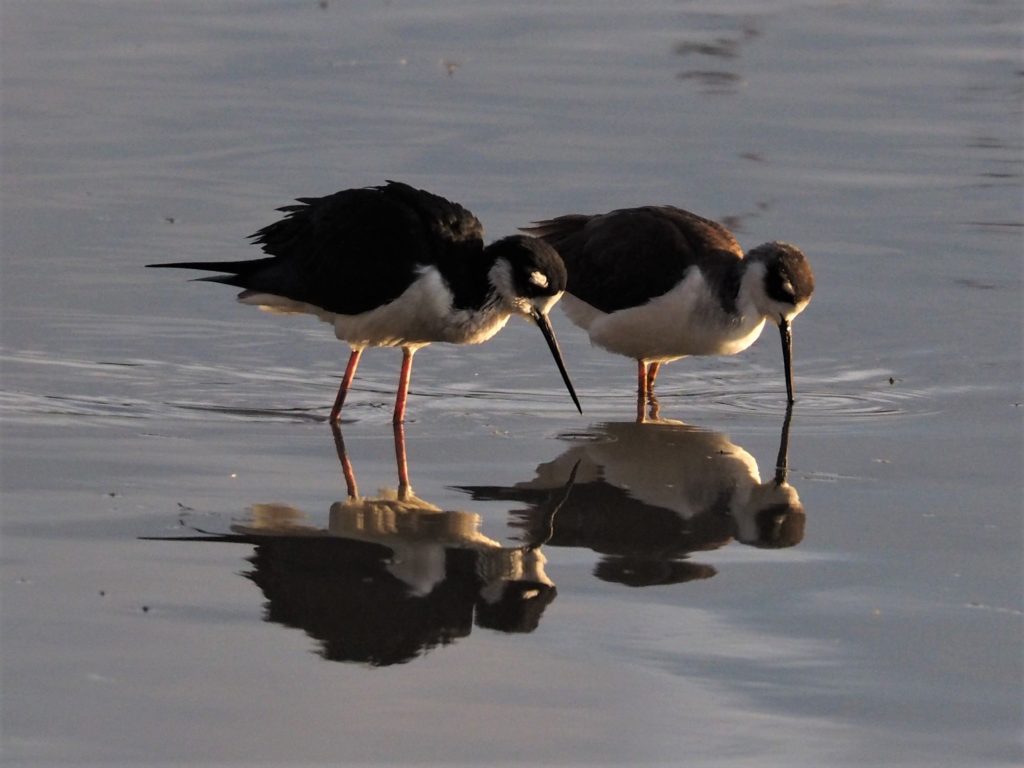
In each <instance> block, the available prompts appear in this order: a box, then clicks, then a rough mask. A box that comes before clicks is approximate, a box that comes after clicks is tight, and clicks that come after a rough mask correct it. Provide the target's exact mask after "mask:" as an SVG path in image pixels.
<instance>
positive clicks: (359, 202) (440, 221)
mask: <svg viewBox="0 0 1024 768" xmlns="http://www.w3.org/2000/svg"><path fill="white" fill-rule="evenodd" d="M279 210H280V211H282V212H283V213H284V214H285V216H284V218H282V219H280V220H279V221H276V222H274V223H273V224H270V225H269V226H266V227H264V228H263V229H261V230H260V231H259V232H257V233H256V234H254V235H253V236H252V240H253V242H254V243H256V244H258V245H260V246H261V247H262V249H263V251H264V252H265V253H267V254H269V255H270V256H272V257H274V258H273V259H272V260H268V261H267V264H266V266H264V267H261V268H260V269H259V270H258V271H257V272H255V273H252V274H249V275H246V276H245V279H246V283H245V285H244V287H245V288H247V289H249V290H252V291H257V292H261V291H265V292H269V293H274V294H277V295H282V296H286V297H287V298H290V299H293V300H295V301H302V302H307V303H310V304H313V305H315V306H318V307H322V308H323V309H326V310H328V311H331V312H338V313H341V314H358V313H360V312H365V311H368V310H370V309H373V308H375V307H378V306H380V305H382V304H385V303H387V302H389V301H391V300H393V299H395V298H397V297H398V296H399V295H400V294H401V293H402V291H404V290H405V289H406V288H407V287H408V285H409V284H410V283H411V282H412V281H413V279H414V278H415V276H416V273H417V270H418V269H420V268H422V267H423V266H429V265H435V266H437V265H440V264H443V263H444V262H446V261H449V260H452V259H459V258H461V259H466V258H468V259H472V258H473V257H474V255H476V254H479V253H481V252H482V250H483V228H482V226H481V224H480V222H479V220H478V219H477V218H476V217H475V216H474V215H473V214H472V213H470V212H469V211H467V210H466V209H465V208H463V207H462V206H461V205H458V204H457V203H453V202H450V201H448V200H446V199H444V198H443V197H440V196H438V195H434V194H432V193H430V192H426V191H424V190H419V189H415V188H414V187H410V186H409V185H407V184H402V183H400V182H393V181H391V182H388V183H387V184H385V185H383V186H379V187H366V188H361V189H348V190H343V191H341V192H336V193H335V194H333V195H327V196H326V197H318V198H299V200H298V201H297V204H296V205H289V206H285V207H284V208H280V209H279Z"/></svg>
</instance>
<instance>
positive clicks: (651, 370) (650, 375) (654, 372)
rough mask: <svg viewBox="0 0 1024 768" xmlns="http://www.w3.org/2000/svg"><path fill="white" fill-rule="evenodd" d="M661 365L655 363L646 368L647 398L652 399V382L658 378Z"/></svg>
mask: <svg viewBox="0 0 1024 768" xmlns="http://www.w3.org/2000/svg"><path fill="white" fill-rule="evenodd" d="M660 369H661V363H659V362H657V361H655V362H653V363H651V364H650V365H649V366H648V367H647V396H648V397H654V380H655V379H656V378H658V371H659V370H660Z"/></svg>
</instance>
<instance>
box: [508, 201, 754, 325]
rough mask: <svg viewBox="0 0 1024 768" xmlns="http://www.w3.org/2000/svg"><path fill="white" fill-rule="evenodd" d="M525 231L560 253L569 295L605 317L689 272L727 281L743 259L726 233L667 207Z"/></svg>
mask: <svg viewBox="0 0 1024 768" xmlns="http://www.w3.org/2000/svg"><path fill="white" fill-rule="evenodd" d="M525 231H527V232H530V233H531V234H534V235H536V236H538V237H540V238H542V239H543V240H545V241H546V242H547V243H549V244H550V245H551V246H553V247H554V248H555V250H557V251H558V253H559V254H560V255H561V257H562V260H563V261H564V262H565V267H566V270H567V271H568V273H569V282H568V291H569V293H571V294H572V295H574V296H576V297H578V298H580V299H583V300H584V301H586V302H587V303H588V304H591V305H592V306H594V307H596V308H597V309H600V310H601V311H603V312H614V311H617V310H620V309H625V308H627V307H632V306H638V305H642V304H644V303H646V302H647V301H649V300H650V299H652V298H655V297H657V296H660V295H662V294H664V293H666V292H667V291H669V290H671V288H672V287H673V286H674V285H676V284H677V283H678V282H679V281H680V280H681V279H682V277H683V274H684V273H685V272H686V270H687V269H689V268H690V267H691V266H698V267H700V268H701V269H702V270H703V271H704V272H705V274H707V275H709V276H712V275H713V276H714V277H713V279H715V280H716V282H720V283H723V282H730V281H731V277H730V275H729V273H730V272H733V271H735V266H736V262H738V261H740V260H741V259H742V258H743V251H742V249H741V248H740V246H739V243H737V242H736V239H735V238H734V237H733V236H732V234H731V233H730V232H729V230H727V229H726V228H725V227H723V226H722V225H720V224H718V223H717V222H714V221H711V220H709V219H704V218H702V217H700V216H697V215H696V214H693V213H690V212H689V211H684V210H682V209H681V208H675V207H672V206H645V207H642V208H623V209H620V210H615V211H611V212H610V213H606V214H600V215H597V216H584V215H579V214H570V215H568V216H560V217H558V218H555V219H550V220H547V221H541V222H537V224H536V225H534V226H533V227H529V228H526V230H525ZM726 290H732V288H731V287H729V288H727V289H726Z"/></svg>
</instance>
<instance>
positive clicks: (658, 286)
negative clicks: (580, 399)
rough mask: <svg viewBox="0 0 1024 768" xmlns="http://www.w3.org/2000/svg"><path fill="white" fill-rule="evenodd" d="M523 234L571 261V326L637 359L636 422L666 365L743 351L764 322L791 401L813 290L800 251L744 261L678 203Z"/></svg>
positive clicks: (567, 304)
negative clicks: (772, 329)
mask: <svg viewBox="0 0 1024 768" xmlns="http://www.w3.org/2000/svg"><path fill="white" fill-rule="evenodd" d="M524 231H526V232H529V233H531V234H533V235H537V236H539V237H541V238H542V239H544V240H545V241H546V242H547V243H549V244H551V245H553V246H554V247H555V248H556V249H557V250H558V252H559V254H560V255H561V257H562V259H563V261H564V262H565V267H566V270H567V271H568V273H569V280H568V285H567V288H566V291H567V294H568V295H567V296H566V297H565V299H564V300H563V302H562V307H563V308H564V310H565V312H566V314H567V315H568V316H569V319H570V320H572V321H573V322H574V323H575V324H576V325H578V326H579V327H581V328H583V329H584V330H585V331H587V333H588V334H589V335H590V341H591V342H592V343H593V344H595V345H597V346H599V347H602V348H603V349H606V350H608V351H609V352H614V353H615V354H619V355H625V356H627V357H631V358H633V359H634V360H636V361H637V417H638V419H640V420H643V419H644V418H645V405H646V404H647V402H648V400H652V401H653V392H654V380H655V378H656V377H657V375H658V369H659V367H660V366H661V364H662V363H665V362H670V361H672V360H678V359H679V358H681V357H685V356H688V355H733V354H736V353H737V352H741V351H743V350H744V349H746V348H747V347H749V346H750V345H751V344H753V343H754V342H755V341H756V340H757V338H758V336H760V335H761V330H762V328H763V327H764V324H765V321H766V320H768V321H771V322H772V323H775V324H776V325H777V326H778V327H779V331H780V333H781V335H782V354H783V363H784V366H785V373H786V393H787V398H788V401H789V402H790V403H792V402H793V399H794V396H793V392H794V390H793V370H792V365H791V356H792V335H791V331H790V325H791V323H792V321H793V318H795V317H796V316H797V315H798V314H800V312H802V311H803V310H804V308H805V307H806V306H807V304H808V302H809V301H810V299H811V294H812V293H813V291H814V275H813V273H812V271H811V267H810V264H808V262H807V259H806V258H805V257H804V255H803V253H801V252H800V250H799V249H797V248H795V247H794V246H792V245H788V244H786V243H778V242H774V243H765V244H764V245H760V246H758V247H757V248H754V249H753V250H752V251H750V252H749V253H747V255H746V256H744V255H743V250H742V249H741V248H740V246H739V244H738V243H737V242H736V238H735V237H733V235H732V233H730V232H729V230H727V229H726V228H725V227H723V226H722V225H721V224H718V223H717V222H714V221H709V220H708V219H704V218H701V217H700V216H696V215H695V214H692V213H690V212H688V211H684V210H681V209H679V208H674V207H671V206H660V207H659V206H647V207H642V208H625V209H620V210H615V211H612V212H610V213H606V214H602V215H596V216H585V215H579V214H571V215H568V216H560V217H558V218H554V219H549V220H546V221H539V222H536V223H535V224H534V225H533V226H531V227H526V228H524ZM652 407H655V410H656V406H654V403H653V402H652Z"/></svg>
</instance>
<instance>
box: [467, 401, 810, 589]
mask: <svg viewBox="0 0 1024 768" xmlns="http://www.w3.org/2000/svg"><path fill="white" fill-rule="evenodd" d="M566 437H567V439H571V440H572V444H571V445H570V446H569V448H567V449H566V450H565V452H564V453H563V454H562V455H560V456H559V457H558V458H556V459H555V460H554V461H552V462H549V463H546V464H541V465H540V466H539V467H538V468H537V472H536V477H535V478H534V479H533V480H530V481H527V482H523V483H519V484H517V485H515V486H512V487H495V486H471V487H466V488H464V490H467V491H469V492H470V493H471V494H472V496H473V498H474V499H477V500H496V499H500V500H506V501H507V500H514V501H518V502H521V503H525V504H527V505H528V506H527V508H526V509H523V510H517V511H516V512H515V513H514V514H515V515H516V516H517V517H518V518H519V522H518V525H519V526H520V527H522V528H523V529H524V530H525V532H526V535H527V538H529V537H531V536H536V535H539V534H541V533H542V532H546V531H547V526H548V525H551V526H552V530H551V531H549V532H546V533H545V535H547V536H548V537H549V543H550V545H551V546H572V547H586V548H588V549H592V550H593V551H595V552H598V553H600V554H602V555H604V558H603V559H602V561H601V563H600V564H599V565H598V566H597V570H596V575H597V576H598V577H599V578H602V579H605V580H608V581H616V582H621V583H624V584H629V585H631V586H642V585H648V584H666V583H677V582H682V581H689V580H691V579H698V578H708V577H710V576H713V575H714V573H715V570H714V569H713V568H712V567H711V566H707V565H701V564H696V563H691V562H688V561H687V560H686V558H687V556H688V555H689V553H691V552H697V551H706V550H711V549H717V548H719V547H722V546H724V545H726V544H727V543H729V542H730V541H732V540H737V541H739V542H741V543H744V544H748V545H751V546H756V547H790V546H794V545H795V544H798V543H799V542H800V541H801V540H802V539H803V534H804V523H805V514H804V509H803V505H802V504H801V503H800V499H799V496H798V494H797V492H796V489H795V488H793V487H792V486H791V485H789V483H788V482H787V481H786V475H787V455H788V441H789V414H787V417H786V420H785V422H784V423H783V430H782V436H781V440H780V448H779V454H778V459H777V462H776V464H777V469H776V473H775V476H774V477H773V479H772V480H770V481H768V482H761V478H760V474H759V471H758V466H757V462H756V460H755V459H754V457H753V456H751V455H750V454H749V453H748V452H747V451H745V450H743V449H742V448H741V447H739V446H737V445H736V444H734V443H733V442H732V441H730V440H729V438H728V437H727V436H726V435H724V434H722V433H720V432H713V431H709V430H705V429H699V428H697V427H692V426H687V425H684V424H681V423H679V422H667V421H662V422H660V423H651V422H648V423H644V424H637V423H633V422H628V423H613V424H597V425H595V426H594V427H592V428H591V430H589V431H588V432H586V433H582V434H575V435H569V436H566ZM574 466H576V467H578V469H577V474H576V479H575V482H574V484H573V490H572V494H571V495H570V496H569V497H568V498H567V500H566V502H565V503H564V504H563V505H562V507H561V509H560V510H559V512H558V515H557V517H555V518H553V519H551V520H549V519H547V518H545V517H544V516H543V515H542V514H541V513H540V512H539V508H538V507H537V506H536V504H537V502H539V501H540V500H541V499H543V498H545V496H546V495H547V494H549V493H550V489H551V488H554V487H557V478H558V477H560V476H564V473H565V472H567V471H568V468H569V467H574Z"/></svg>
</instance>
